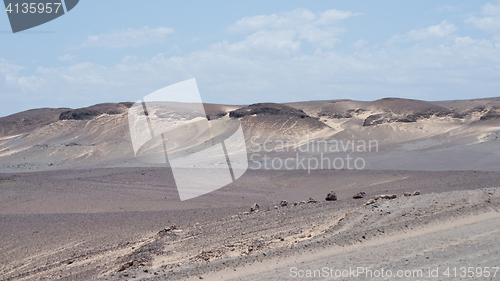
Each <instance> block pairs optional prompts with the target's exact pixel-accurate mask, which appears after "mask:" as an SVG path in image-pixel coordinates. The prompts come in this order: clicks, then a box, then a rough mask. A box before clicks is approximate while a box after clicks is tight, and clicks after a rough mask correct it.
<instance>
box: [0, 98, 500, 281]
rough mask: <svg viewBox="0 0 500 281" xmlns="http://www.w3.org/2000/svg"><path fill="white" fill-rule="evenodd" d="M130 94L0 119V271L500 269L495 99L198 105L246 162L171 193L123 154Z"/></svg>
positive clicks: (51, 274) (147, 167)
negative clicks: (186, 192)
mask: <svg viewBox="0 0 500 281" xmlns="http://www.w3.org/2000/svg"><path fill="white" fill-rule="evenodd" d="M132 104H133V103H131V102H122V103H106V104H97V105H94V106H90V107H86V108H79V109H70V108H41V109H33V110H29V111H24V112H20V113H17V114H13V115H10V116H7V117H2V118H0V235H1V237H2V240H1V242H0V264H1V267H0V280H94V279H96V280H200V279H204V280H288V279H298V280H304V279H305V280H316V279H318V280H319V279H327V280H328V279H330V280H347V279H352V278H355V279H361V280H374V279H380V280H403V279H408V280H459V279H463V278H467V276H465V277H464V276H461V275H460V274H462V272H461V268H466V274H472V276H468V278H469V279H477V280H499V279H500V270H498V267H499V266H500V235H499V234H500V140H499V139H498V135H499V132H500V98H487V99H473V100H452V101H434V102H427V101H421V100H411V99H400V98H385V99H380V100H375V101H354V100H325V101H306V102H294V103H280V104H278V103H258V104H252V105H221V104H204V110H205V113H206V116H207V118H208V119H209V120H211V122H214V124H215V122H216V121H217V120H232V121H239V122H240V123H241V127H242V129H243V133H244V136H245V144H246V150H247V152H248V167H249V169H248V170H247V171H246V172H245V173H244V174H243V175H242V176H241V177H240V178H239V179H237V180H235V181H234V182H232V183H231V184H229V185H226V186H224V187H222V188H220V189H218V190H216V191H213V192H211V193H208V194H205V195H203V196H199V197H196V198H193V199H190V200H186V201H181V200H180V198H179V193H178V190H177V188H176V183H175V179H174V176H173V174H172V171H171V169H170V167H169V164H168V163H167V164H158V163H148V162H147V161H146V162H144V161H141V159H140V157H135V154H134V150H133V148H132V144H131V140H130V132H129V123H128V116H127V112H128V110H129V108H130V107H131V106H132ZM148 116H149V118H151V119H154V118H156V120H161V122H167V123H168V122H171V123H175V122H178V121H179V120H181V118H182V116H180V115H175V114H171V113H170V112H166V111H164V110H163V109H162V108H161V107H158V108H155V109H154V110H152V111H151V112H148ZM304 140H305V142H304ZM203 141H204V140H201V141H199V143H197V144H196V145H200V143H201V144H203ZM349 141H352V143H356V144H359V143H363V142H364V143H369V144H370V145H369V146H368V148H366V146H365V148H366V149H365V150H363V149H358V147H356V149H355V148H354V147H352V149H351V148H347V149H340V150H332V149H330V147H327V146H317V147H316V148H311V147H309V146H307V144H314V143H316V144H325V143H327V144H332V143H348V142H349ZM370 141H371V142H370ZM186 146H188V145H187V144H186ZM304 146H307V147H308V149H306V150H301V149H300V148H303V147H304ZM340 147H342V145H340ZM182 149H189V147H183V148H182ZM346 157H352V159H362V163H363V167H362V168H360V166H357V168H356V167H355V168H352V167H351V168H348V167H347V166H344V167H342V168H341V169H337V168H335V167H333V166H328V167H321V168H320V167H319V166H317V165H316V166H315V167H313V168H311V167H310V165H309V167H308V168H306V169H303V168H300V167H301V166H299V162H300V160H301V159H307V160H306V162H307V161H309V164H311V163H315V164H317V163H322V159H324V158H326V159H335V158H342V159H345V158H346ZM269 159H274V160H280V161H286V159H292V160H290V162H289V164H290V166H291V167H294V168H293V169H288V168H287V167H285V166H283V165H281V166H279V167H277V166H273V162H272V161H274V160H269ZM311 159H314V161H311ZM269 161H271V162H269ZM359 163H361V161H359V162H358V164H359ZM219 164H220V163H215V162H214V163H208V164H207V165H210V166H217V165H219ZM266 167H270V168H266ZM453 268H455V270H456V271H455V272H454V271H453ZM469 268H473V269H471V270H472V271H473V272H472V273H470V272H468V270H469ZM486 268H488V269H486ZM495 268H496V269H495ZM350 269H355V270H356V271H357V270H359V272H361V269H362V270H363V273H361V274H358V275H357V276H356V277H352V274H351V273H349V270H350ZM381 269H384V270H385V275H384V276H382V275H380V276H373V274H374V272H375V274H381ZM447 269H448V272H446V270H447ZM388 270H389V271H391V273H392V275H391V276H389V275H388ZM450 270H451V272H450ZM495 270H498V272H496V271H495ZM344 271H345V272H348V274H351V276H343V275H342V274H344ZM368 271H371V272H372V275H371V276H370V275H367V272H368ZM398 271H401V273H402V274H403V275H404V274H408V276H396V274H398ZM486 271H488V272H489V274H488V275H487V274H486ZM337 273H339V274H340V276H339V275H336V274H337ZM436 273H437V276H436V275H435V274H436ZM446 273H448V275H446ZM419 274H420V275H419ZM495 274H496V275H495Z"/></svg>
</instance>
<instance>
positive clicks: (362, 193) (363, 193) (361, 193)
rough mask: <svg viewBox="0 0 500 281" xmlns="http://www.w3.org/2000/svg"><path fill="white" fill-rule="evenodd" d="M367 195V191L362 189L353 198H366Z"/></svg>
mask: <svg viewBox="0 0 500 281" xmlns="http://www.w3.org/2000/svg"><path fill="white" fill-rule="evenodd" d="M365 196H366V192H364V191H361V192H360V193H358V194H356V195H354V196H353V197H352V198H353V199H361V198H365Z"/></svg>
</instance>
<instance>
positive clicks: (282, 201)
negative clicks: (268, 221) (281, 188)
mask: <svg viewBox="0 0 500 281" xmlns="http://www.w3.org/2000/svg"><path fill="white" fill-rule="evenodd" d="M286 206H288V201H286V200H281V202H280V207H286Z"/></svg>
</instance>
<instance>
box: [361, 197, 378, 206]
mask: <svg viewBox="0 0 500 281" xmlns="http://www.w3.org/2000/svg"><path fill="white" fill-rule="evenodd" d="M374 203H375V199H370V200H368V201H367V202H366V203H365V204H363V206H368V205H371V204H374Z"/></svg>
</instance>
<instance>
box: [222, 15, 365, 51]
mask: <svg viewBox="0 0 500 281" xmlns="http://www.w3.org/2000/svg"><path fill="white" fill-rule="evenodd" d="M357 15H360V13H353V12H351V11H340V10H328V11H325V12H320V13H316V14H315V13H313V12H311V11H309V10H307V9H302V8H301V9H296V10H293V11H291V12H287V13H282V14H279V15H278V14H271V15H258V16H253V17H245V18H243V19H240V20H238V21H237V22H236V23H235V24H233V25H231V26H230V27H229V28H228V29H229V31H231V32H254V33H253V34H251V35H249V36H248V37H247V38H246V40H244V41H242V42H240V43H238V45H236V46H228V49H229V50H232V49H233V50H234V49H255V48H257V49H259V48H261V47H262V46H263V43H265V44H266V45H267V46H268V47H266V48H264V49H267V50H269V49H270V48H271V49H273V48H274V50H276V51H280V50H285V52H287V53H289V54H292V53H295V51H296V50H297V48H300V40H305V41H306V42H308V43H311V44H313V45H315V46H316V47H322V48H332V47H333V46H334V45H336V44H338V43H339V42H340V39H339V37H340V35H342V34H343V33H344V32H345V29H344V28H342V27H340V26H339V23H340V21H341V20H345V19H348V18H350V17H353V16H357ZM260 37H261V38H260ZM273 38H275V39H273ZM272 41H275V42H272ZM244 44H246V46H242V45H244Z"/></svg>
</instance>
